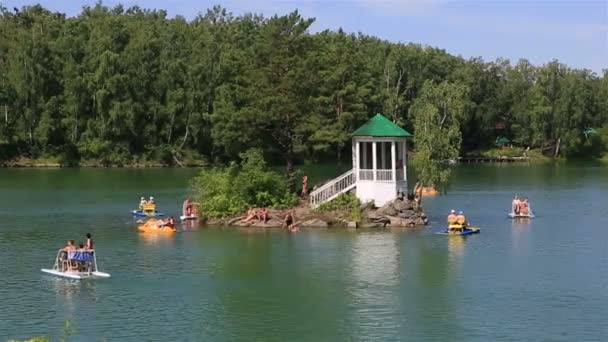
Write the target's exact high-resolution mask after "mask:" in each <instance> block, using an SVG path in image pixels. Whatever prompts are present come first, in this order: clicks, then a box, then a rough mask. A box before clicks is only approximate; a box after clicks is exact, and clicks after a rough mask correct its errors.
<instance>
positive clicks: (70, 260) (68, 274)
mask: <svg viewBox="0 0 608 342" xmlns="http://www.w3.org/2000/svg"><path fill="white" fill-rule="evenodd" d="M40 270H41V271H42V272H44V273H46V274H50V275H54V276H57V277H64V278H69V279H96V278H109V277H110V274H109V273H105V272H100V271H98V270H97V258H96V257H95V251H94V250H86V251H68V252H66V251H64V250H63V249H61V250H59V252H57V256H56V257H55V264H53V268H51V269H49V268H42V269H40Z"/></svg>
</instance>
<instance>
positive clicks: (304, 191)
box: [302, 176, 308, 198]
mask: <svg viewBox="0 0 608 342" xmlns="http://www.w3.org/2000/svg"><path fill="white" fill-rule="evenodd" d="M307 196H308V176H304V177H302V197H304V198H306V197H307Z"/></svg>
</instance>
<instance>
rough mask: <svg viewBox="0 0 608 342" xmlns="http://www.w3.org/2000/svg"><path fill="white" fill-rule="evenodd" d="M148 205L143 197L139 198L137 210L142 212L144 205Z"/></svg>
mask: <svg viewBox="0 0 608 342" xmlns="http://www.w3.org/2000/svg"><path fill="white" fill-rule="evenodd" d="M146 204H148V201H146V198H145V197H143V196H142V197H141V198H140V199H139V210H144V205H146Z"/></svg>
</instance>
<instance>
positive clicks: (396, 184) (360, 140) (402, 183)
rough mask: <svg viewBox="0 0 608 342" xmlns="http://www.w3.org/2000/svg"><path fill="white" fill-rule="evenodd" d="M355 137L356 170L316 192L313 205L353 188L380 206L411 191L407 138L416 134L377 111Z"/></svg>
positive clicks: (359, 196) (353, 145) (360, 196)
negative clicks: (408, 174) (409, 189)
mask: <svg viewBox="0 0 608 342" xmlns="http://www.w3.org/2000/svg"><path fill="white" fill-rule="evenodd" d="M352 136H353V138H352V156H353V168H352V170H349V171H347V172H346V173H344V174H342V175H340V176H339V177H337V178H335V179H334V180H332V181H330V182H328V183H326V184H324V185H323V186H321V187H320V188H318V189H316V190H315V191H313V192H312V193H311V194H310V203H311V206H312V207H313V208H314V207H317V206H319V205H320V204H322V203H325V202H328V201H331V200H332V199H334V198H336V197H338V196H339V195H340V194H341V193H345V192H348V191H351V190H353V189H354V190H355V192H356V194H357V197H358V198H359V199H360V200H361V202H369V201H373V202H374V204H375V205H376V206H382V205H384V204H385V203H386V202H388V201H391V200H393V199H395V198H396V197H397V194H398V193H399V192H402V193H406V192H407V138H409V137H412V135H411V134H410V133H408V132H407V131H406V130H404V129H403V128H401V127H399V126H397V125H395V124H394V123H393V122H391V121H390V120H388V119H387V118H386V117H385V116H384V115H382V114H376V115H375V116H374V117H372V118H371V119H370V120H368V121H367V122H366V123H365V124H364V125H363V126H361V127H359V128H358V129H357V130H356V131H355V132H353V134H352Z"/></svg>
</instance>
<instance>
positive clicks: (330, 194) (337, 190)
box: [310, 170, 357, 208]
mask: <svg viewBox="0 0 608 342" xmlns="http://www.w3.org/2000/svg"><path fill="white" fill-rule="evenodd" d="M356 183H357V177H356V175H355V173H354V172H353V170H350V171H347V172H345V173H343V174H341V175H340V176H338V177H337V178H335V179H333V180H331V181H329V182H327V183H325V184H323V186H321V187H320V188H318V189H316V190H314V191H313V192H311V193H310V206H311V207H312V208H317V207H318V206H320V205H321V204H323V203H326V202H329V201H331V200H333V199H334V198H336V197H338V196H340V194H343V193H345V192H348V191H350V190H352V189H353V188H354V187H355V185H356Z"/></svg>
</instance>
